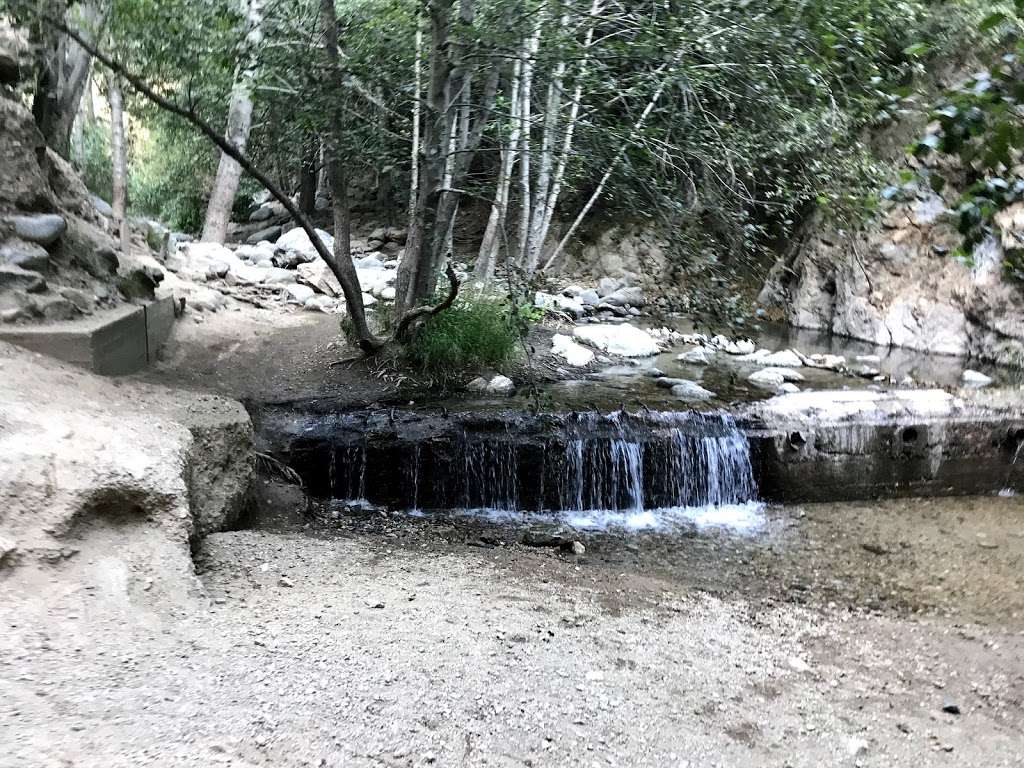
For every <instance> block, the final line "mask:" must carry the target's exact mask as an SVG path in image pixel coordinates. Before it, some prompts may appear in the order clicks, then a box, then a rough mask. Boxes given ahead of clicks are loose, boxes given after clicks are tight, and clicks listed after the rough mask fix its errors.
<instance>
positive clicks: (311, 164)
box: [299, 136, 320, 215]
mask: <svg viewBox="0 0 1024 768" xmlns="http://www.w3.org/2000/svg"><path fill="white" fill-rule="evenodd" d="M319 154H320V148H319V146H318V144H317V140H316V137H315V136H312V137H310V139H309V140H308V141H307V142H306V148H305V151H304V152H303V155H302V163H301V166H300V168H299V210H300V211H302V212H303V213H305V214H307V215H308V214H312V213H313V212H314V211H315V210H316V192H317V177H318V175H319V170H320V169H319V168H317V162H316V161H317V155H319Z"/></svg>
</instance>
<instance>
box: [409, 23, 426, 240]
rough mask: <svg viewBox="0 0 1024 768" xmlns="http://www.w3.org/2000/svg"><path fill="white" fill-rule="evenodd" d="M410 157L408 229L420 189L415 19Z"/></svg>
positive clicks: (419, 48) (419, 34) (419, 47)
mask: <svg viewBox="0 0 1024 768" xmlns="http://www.w3.org/2000/svg"><path fill="white" fill-rule="evenodd" d="M412 81H413V102H412V156H411V157H410V165H409V210H408V217H409V229H410V231H411V228H412V226H413V223H412V219H413V214H414V213H415V211H416V197H417V195H419V191H420V190H419V187H420V110H421V108H422V107H421V103H420V95H421V94H422V93H423V22H422V21H421V20H420V18H419V16H417V17H416V58H415V63H414V64H413V72H412Z"/></svg>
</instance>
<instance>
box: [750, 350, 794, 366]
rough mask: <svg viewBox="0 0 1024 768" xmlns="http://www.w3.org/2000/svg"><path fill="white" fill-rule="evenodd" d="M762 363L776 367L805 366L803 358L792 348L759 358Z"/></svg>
mask: <svg viewBox="0 0 1024 768" xmlns="http://www.w3.org/2000/svg"><path fill="white" fill-rule="evenodd" d="M757 362H758V363H759V364H760V365H769V366H773V367H776V368H800V367H802V366H803V364H804V361H803V358H801V357H800V355H798V354H797V353H796V352H794V351H793V350H792V349H783V350H780V351H779V352H772V353H771V354H768V355H764V356H763V357H761V358H760V359H758V360H757Z"/></svg>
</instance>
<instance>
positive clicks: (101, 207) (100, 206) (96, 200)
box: [89, 195, 114, 219]
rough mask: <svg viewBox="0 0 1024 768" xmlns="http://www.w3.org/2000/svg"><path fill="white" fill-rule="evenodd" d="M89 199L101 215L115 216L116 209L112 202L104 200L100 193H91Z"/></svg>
mask: <svg viewBox="0 0 1024 768" xmlns="http://www.w3.org/2000/svg"><path fill="white" fill-rule="evenodd" d="M89 201H90V202H91V203H92V207H93V208H95V209H96V212H97V213H98V214H100V215H101V216H106V217H107V218H108V219H110V218H113V216H114V209H113V208H111V207H110V203H108V202H107V201H106V200H104V199H103V198H102V197H100V196H99V195H89Z"/></svg>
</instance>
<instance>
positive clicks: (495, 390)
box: [487, 374, 516, 396]
mask: <svg viewBox="0 0 1024 768" xmlns="http://www.w3.org/2000/svg"><path fill="white" fill-rule="evenodd" d="M515 391H516V385H515V384H514V383H513V381H512V379H510V378H509V377H508V376H502V375H500V374H499V375H498V376H495V377H494V378H493V379H491V380H490V381H489V382H487V392H488V393H489V394H492V395H505V396H508V395H511V394H513V393H514V392H515Z"/></svg>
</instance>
